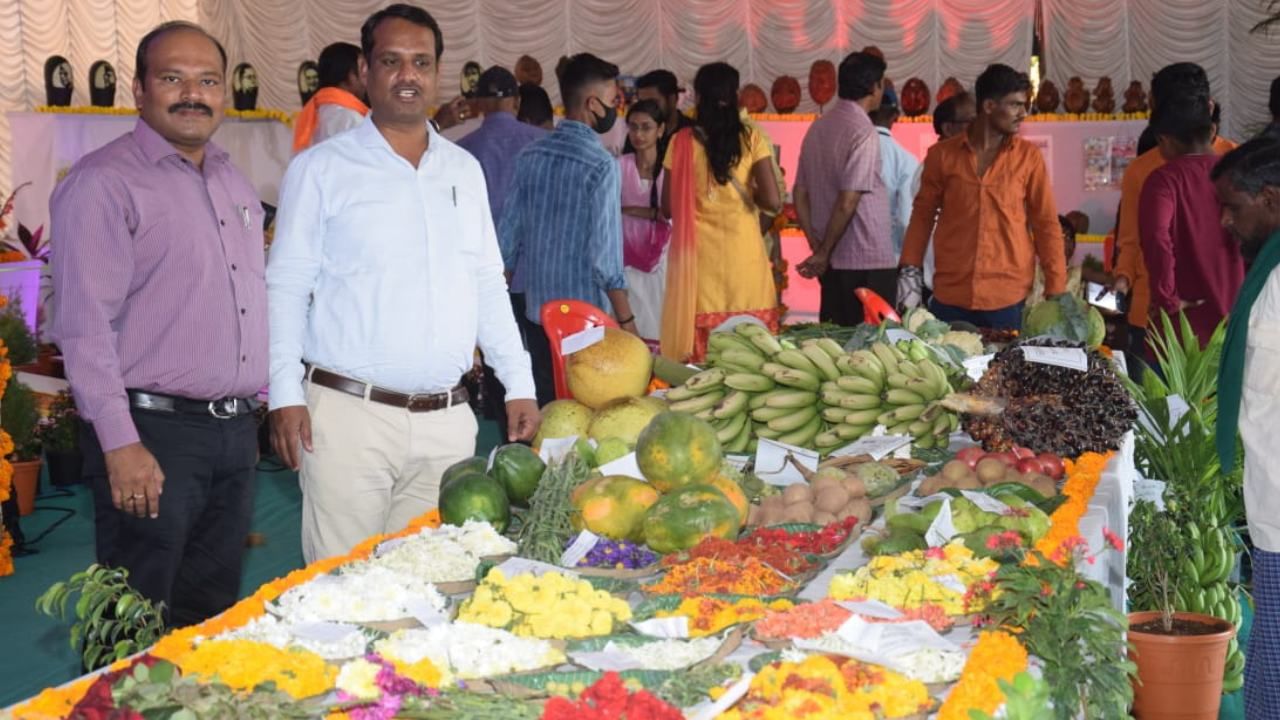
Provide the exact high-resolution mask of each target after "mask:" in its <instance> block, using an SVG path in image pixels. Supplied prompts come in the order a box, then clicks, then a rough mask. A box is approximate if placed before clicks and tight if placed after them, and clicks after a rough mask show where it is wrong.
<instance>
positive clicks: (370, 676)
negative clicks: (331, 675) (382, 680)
mask: <svg viewBox="0 0 1280 720" xmlns="http://www.w3.org/2000/svg"><path fill="white" fill-rule="evenodd" d="M380 672H382V666H381V665H379V664H377V663H373V662H369V661H368V660H365V659H364V658H357V659H355V660H352V661H351V662H349V663H347V664H345V665H343V666H342V670H340V671H338V679H337V680H335V681H334V687H335V688H337V689H338V690H341V691H343V692H345V693H346V694H348V695H350V696H351V697H353V698H355V699H356V700H377V699H378V698H380V697H382V690H381V689H379V688H378V673H380Z"/></svg>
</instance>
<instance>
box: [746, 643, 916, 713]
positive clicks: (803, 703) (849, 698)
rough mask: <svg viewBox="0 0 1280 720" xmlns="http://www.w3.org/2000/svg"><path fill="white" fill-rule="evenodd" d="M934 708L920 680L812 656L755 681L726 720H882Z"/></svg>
mask: <svg viewBox="0 0 1280 720" xmlns="http://www.w3.org/2000/svg"><path fill="white" fill-rule="evenodd" d="M932 704H933V700H932V698H930V696H929V691H928V689H927V688H926V687H925V686H924V683H921V682H919V681H917V680H911V679H908V678H906V677H904V676H902V675H899V674H898V673H895V672H892V671H889V670H884V669H881V668H879V667H876V666H872V665H864V664H862V663H859V662H857V661H854V660H843V659H835V658H831V657H828V656H825V655H810V656H809V657H807V658H805V659H804V660H803V661H801V662H799V663H789V662H781V663H774V664H773V665H770V666H768V667H766V668H764V669H763V670H761V671H760V672H759V673H758V674H757V675H756V676H755V677H754V678H752V680H751V686H750V688H749V689H748V690H747V695H746V697H744V698H743V699H742V701H741V702H739V703H738V705H737V706H735V707H734V708H733V709H731V710H729V711H728V712H725V713H723V714H721V715H720V718H721V720H790V719H791V718H843V719H846V720H879V719H880V718H902V717H908V716H912V715H918V714H920V713H922V712H925V711H927V710H928V709H929V707H930V706H931V705H932Z"/></svg>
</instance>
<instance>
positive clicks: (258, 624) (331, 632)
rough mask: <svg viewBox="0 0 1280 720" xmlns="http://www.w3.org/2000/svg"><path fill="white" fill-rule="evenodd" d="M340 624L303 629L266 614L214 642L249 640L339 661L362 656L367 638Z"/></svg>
mask: <svg viewBox="0 0 1280 720" xmlns="http://www.w3.org/2000/svg"><path fill="white" fill-rule="evenodd" d="M345 629H346V632H343V630H344V627H343V626H340V625H327V626H323V627H315V626H312V627H307V626H296V625H289V624H287V623H284V622H281V620H280V618H277V617H276V616H274V615H270V614H266V615H260V616H258V617H256V618H253V619H252V620H250V621H249V622H247V623H245V624H244V625H241V626H240V627H238V628H235V629H234V630H228V631H227V632H224V633H222V634H221V635H218V636H217V637H216V638H214V639H215V640H253V641H255V642H260V643H265V644H267V645H273V646H275V647H278V648H280V649H282V650H283V649H287V648H302V649H304V650H309V651H311V652H313V653H315V654H317V655H319V656H320V657H322V658H324V659H325V660H342V659H346V658H354V657H359V656H361V655H364V653H365V650H366V649H367V648H368V646H369V637H368V636H367V635H365V634H364V633H363V632H362V631H361V630H360V629H359V628H356V627H353V626H347V627H346V628H345Z"/></svg>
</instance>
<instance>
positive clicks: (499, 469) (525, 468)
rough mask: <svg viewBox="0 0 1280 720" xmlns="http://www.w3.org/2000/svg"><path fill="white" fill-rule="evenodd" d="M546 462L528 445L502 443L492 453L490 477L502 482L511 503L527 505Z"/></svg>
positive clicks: (536, 487) (521, 505)
mask: <svg viewBox="0 0 1280 720" xmlns="http://www.w3.org/2000/svg"><path fill="white" fill-rule="evenodd" d="M546 469H547V464H546V463H544V462H542V458H540V457H538V454H537V453H535V452H534V451H533V450H531V449H529V446H528V445H521V444H519V443H512V444H510V445H503V446H502V447H500V448H498V451H497V452H495V453H494V454H493V468H492V469H491V470H490V471H489V475H490V477H492V478H493V479H494V480H497V481H498V482H500V483H502V488H503V489H504V490H506V491H507V499H508V500H510V501H511V503H512V504H513V505H516V506H519V507H528V506H529V498H531V497H533V491H534V490H537V489H538V481H539V480H541V479H542V472H543V471H544V470H546Z"/></svg>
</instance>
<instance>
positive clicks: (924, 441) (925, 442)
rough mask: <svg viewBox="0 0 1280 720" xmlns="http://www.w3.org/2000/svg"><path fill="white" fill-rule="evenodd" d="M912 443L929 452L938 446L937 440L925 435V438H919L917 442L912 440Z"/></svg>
mask: <svg viewBox="0 0 1280 720" xmlns="http://www.w3.org/2000/svg"><path fill="white" fill-rule="evenodd" d="M912 443H914V444H915V446H916V447H918V448H920V449H921V450H929V449H931V448H934V447H936V446H937V439H936V438H934V437H933V436H932V435H925V436H924V437H918V438H916V439H915V440H912Z"/></svg>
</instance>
